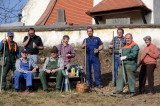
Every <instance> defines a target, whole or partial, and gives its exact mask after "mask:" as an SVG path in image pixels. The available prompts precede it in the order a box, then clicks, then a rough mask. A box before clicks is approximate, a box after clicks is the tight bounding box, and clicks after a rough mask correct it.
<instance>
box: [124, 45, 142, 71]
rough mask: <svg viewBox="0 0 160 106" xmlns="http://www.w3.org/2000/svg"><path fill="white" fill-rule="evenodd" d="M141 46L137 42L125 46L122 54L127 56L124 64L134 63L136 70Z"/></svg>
mask: <svg viewBox="0 0 160 106" xmlns="http://www.w3.org/2000/svg"><path fill="white" fill-rule="evenodd" d="M138 53H139V47H138V45H137V44H136V43H135V42H132V43H131V44H129V45H126V46H124V47H123V50H122V56H127V59H126V60H123V61H124V65H132V68H133V71H134V72H136V69H137V60H138Z"/></svg>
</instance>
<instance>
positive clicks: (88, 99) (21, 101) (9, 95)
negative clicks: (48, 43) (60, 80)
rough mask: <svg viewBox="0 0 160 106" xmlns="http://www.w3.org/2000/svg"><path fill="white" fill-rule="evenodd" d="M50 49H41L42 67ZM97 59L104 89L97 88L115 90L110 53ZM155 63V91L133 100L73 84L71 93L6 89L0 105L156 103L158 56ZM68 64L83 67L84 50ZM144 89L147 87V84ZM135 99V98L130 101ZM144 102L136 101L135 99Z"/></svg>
mask: <svg viewBox="0 0 160 106" xmlns="http://www.w3.org/2000/svg"><path fill="white" fill-rule="evenodd" d="M49 49H50V48H45V50H43V51H41V52H40V59H39V63H40V66H41V67H42V64H43V62H44V58H45V57H46V56H49ZM100 61H101V74H102V81H103V85H104V88H102V89H97V88H95V89H96V90H97V91H100V92H104V93H105V94H110V93H112V92H113V91H115V88H114V87H112V71H111V70H112V67H111V66H112V64H111V55H109V53H108V51H107V50H103V51H101V52H100ZM157 63H158V65H157V68H156V70H155V72H154V75H155V78H154V79H155V81H154V82H155V91H156V93H155V94H154V95H150V94H147V93H146V94H141V95H139V94H137V95H136V96H134V97H132V99H127V98H124V97H123V96H119V97H112V96H102V95H97V94H96V93H95V92H90V93H77V92H76V91H75V88H74V86H73V87H72V92H71V93H70V92H62V93H59V92H56V91H54V89H52V88H51V89H52V90H53V91H52V92H50V93H48V94H43V91H42V90H41V89H39V90H38V91H35V92H34V94H19V93H16V92H9V91H5V92H2V93H1V94H0V105H6V106H8V105H13V106H14V105H15V106H16V105H18V106H19V105H23V106H26V105H31V106H32V105H49V106H51V105H52V106H69V105H77V106H130V105H136V106H137V105H138V106H139V105H140V106H145V105H148V106H151V105H152V106H159V104H160V77H159V76H160V73H159V72H160V66H159V63H160V59H158V62H157ZM71 64H80V65H82V66H84V50H81V49H80V48H76V57H75V58H74V59H72V62H71ZM138 74H139V69H138V70H137V81H136V84H137V88H138ZM73 84H75V83H73ZM146 87H147V89H148V86H147V85H146ZM137 92H138V90H137ZM133 99H136V100H133ZM137 99H138V100H141V101H145V102H139V101H137Z"/></svg>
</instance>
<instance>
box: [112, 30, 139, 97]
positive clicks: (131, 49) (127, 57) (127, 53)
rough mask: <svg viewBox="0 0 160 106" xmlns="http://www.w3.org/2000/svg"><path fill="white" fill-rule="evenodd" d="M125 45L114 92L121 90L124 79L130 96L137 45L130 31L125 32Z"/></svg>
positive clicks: (134, 86) (132, 93)
mask: <svg viewBox="0 0 160 106" xmlns="http://www.w3.org/2000/svg"><path fill="white" fill-rule="evenodd" d="M125 37H126V45H125V46H124V47H123V48H122V56H121V61H123V62H122V66H124V67H122V68H121V70H120V72H119V74H118V77H117V81H116V92H115V93H116V94H121V93H122V92H123V87H124V81H127V83H128V87H129V92H130V94H131V96H133V95H135V89H136V76H135V74H136V71H137V59H138V52H139V47H138V45H137V44H136V43H135V42H134V41H133V37H132V34H131V33H127V34H126V36H125Z"/></svg>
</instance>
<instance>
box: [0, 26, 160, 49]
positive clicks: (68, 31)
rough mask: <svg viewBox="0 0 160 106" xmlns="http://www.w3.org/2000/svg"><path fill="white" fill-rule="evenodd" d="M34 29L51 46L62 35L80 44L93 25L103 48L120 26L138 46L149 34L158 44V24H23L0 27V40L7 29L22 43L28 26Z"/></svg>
mask: <svg viewBox="0 0 160 106" xmlns="http://www.w3.org/2000/svg"><path fill="white" fill-rule="evenodd" d="M30 27H33V28H35V29H36V34H37V35H39V36H40V37H41V38H42V41H43V43H44V46H47V47H51V46H53V45H57V44H59V43H60V42H61V40H62V36H63V35H69V36H70V42H69V43H70V44H72V45H74V46H79V45H81V43H82V41H83V39H84V38H86V37H87V33H86V29H87V27H93V29H94V35H95V36H98V37H100V38H101V40H102V41H103V42H104V46H105V48H107V46H108V43H109V42H110V41H111V40H112V38H113V31H114V36H116V30H117V28H118V27H122V28H124V30H125V34H126V33H132V34H133V39H134V41H135V42H136V43H137V44H138V45H139V46H140V47H144V46H145V44H144V41H143V37H144V36H146V35H150V36H151V37H152V42H153V43H154V44H156V45H157V46H159V45H160V37H159V36H160V25H128V26H107V25H72V26H69V25H66V26H24V27H12V28H11V27H6V28H0V36H1V37H0V40H2V39H4V36H5V34H6V32H7V31H13V32H15V38H14V39H15V41H16V42H18V44H19V45H21V44H22V42H23V38H24V36H26V35H27V31H28V28H30Z"/></svg>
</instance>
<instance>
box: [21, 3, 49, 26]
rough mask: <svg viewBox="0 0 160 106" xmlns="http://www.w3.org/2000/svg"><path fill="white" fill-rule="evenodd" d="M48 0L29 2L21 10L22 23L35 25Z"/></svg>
mask: <svg viewBox="0 0 160 106" xmlns="http://www.w3.org/2000/svg"><path fill="white" fill-rule="evenodd" d="M49 2H50V0H29V1H28V3H27V4H26V5H25V7H24V8H23V9H22V16H23V17H22V22H23V23H25V25H26V26H28V25H35V23H36V22H37V21H38V19H39V18H40V17H41V15H42V14H43V13H44V11H45V10H46V8H47V6H48V3H49Z"/></svg>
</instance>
